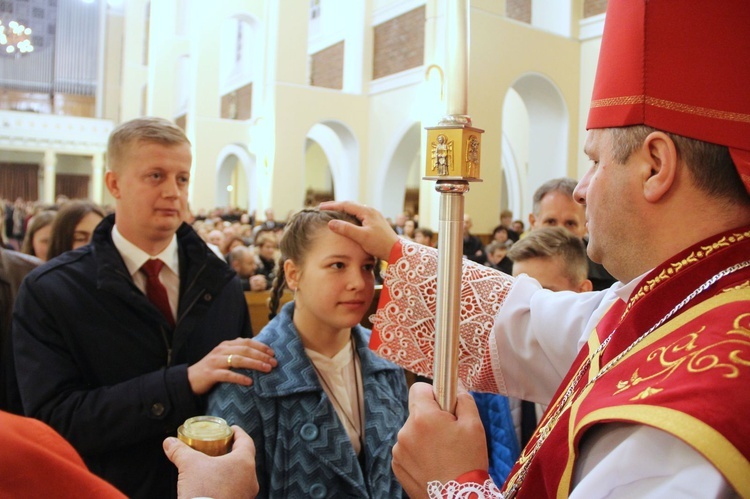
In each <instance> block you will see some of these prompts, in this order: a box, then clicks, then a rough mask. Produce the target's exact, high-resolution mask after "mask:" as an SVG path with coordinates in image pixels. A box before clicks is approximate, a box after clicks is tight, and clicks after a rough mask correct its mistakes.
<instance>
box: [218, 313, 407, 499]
mask: <svg viewBox="0 0 750 499" xmlns="http://www.w3.org/2000/svg"><path fill="white" fill-rule="evenodd" d="M293 311H294V302H290V303H288V304H286V305H285V306H284V307H283V308H282V310H281V313H280V314H279V315H278V316H276V317H275V318H274V319H273V320H272V321H271V322H270V323H269V324H268V325H267V326H266V327H265V328H264V329H263V331H262V332H261V334H260V335H259V336H258V337H257V339H258V340H260V341H262V342H264V343H266V344H268V345H269V346H270V347H271V348H273V349H274V351H275V353H276V359H277V360H278V362H279V365H278V367H277V368H275V369H274V370H273V371H271V372H270V373H259V372H250V371H247V373H248V374H249V375H250V376H252V378H253V385H252V386H240V385H232V384H228V383H223V384H221V385H219V386H218V387H217V388H216V390H214V392H213V393H212V394H211V396H210V397H209V403H208V412H209V414H213V415H217V416H221V417H223V418H225V419H227V421H228V422H229V423H230V424H237V425H239V426H241V427H242V428H243V429H245V431H247V432H248V433H249V434H250V436H252V437H253V439H254V441H255V446H256V449H257V453H256V463H257V471H258V480H259V482H260V495H259V496H258V497H271V498H286V497H312V498H323V497H335V498H341V497H373V498H394V497H401V496H402V495H403V491H402V489H401V486H400V485H399V483H398V481H397V480H396V478H395V476H394V475H393V471H392V470H391V449H392V448H393V445H394V444H395V443H396V435H397V433H398V431H399V430H400V429H401V426H403V424H404V422H405V421H406V416H407V409H408V404H407V390H406V381H405V378H404V373H403V371H402V370H401V368H399V367H397V366H396V365H394V364H391V363H390V362H388V361H386V360H383V359H381V358H379V357H377V356H376V355H375V354H374V353H373V352H372V351H370V349H369V348H368V346H367V345H368V341H369V336H370V331H369V330H367V329H364V328H362V327H360V326H356V327H354V328H352V334H353V336H354V340H355V344H356V347H357V352H358V353H359V358H360V361H361V365H362V378H363V380H364V387H363V388H364V401H365V446H364V456H365V465H364V474H363V472H362V469H361V468H360V465H359V462H358V461H357V456H356V455H355V454H354V450H353V448H352V445H351V442H350V440H349V437H348V436H347V433H346V430H345V429H344V426H343V425H342V424H341V423H340V421H339V419H338V416H337V415H336V411H335V409H334V408H333V405H332V404H331V402H330V399H329V398H328V396H327V395H326V393H325V391H324V390H323V388H322V386H321V384H320V382H319V381H318V377H317V375H316V373H315V370H314V368H313V365H312V362H311V361H310V359H309V357H308V356H307V355H306V354H305V349H304V347H303V346H302V340H300V337H299V335H298V333H297V330H296V328H295V327H294V324H293V323H292V313H293Z"/></svg>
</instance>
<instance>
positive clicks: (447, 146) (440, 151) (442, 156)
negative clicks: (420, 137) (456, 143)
mask: <svg viewBox="0 0 750 499" xmlns="http://www.w3.org/2000/svg"><path fill="white" fill-rule="evenodd" d="M430 156H431V157H432V171H435V170H437V174H438V175H441V176H442V175H448V172H449V171H450V167H451V164H452V163H453V141H452V140H448V138H447V137H446V136H445V135H443V134H440V135H438V136H437V138H436V141H435V142H433V143H432V153H431V155H430Z"/></svg>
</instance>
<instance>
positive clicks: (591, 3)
mask: <svg viewBox="0 0 750 499" xmlns="http://www.w3.org/2000/svg"><path fill="white" fill-rule="evenodd" d="M606 11H607V0H584V2H583V17H584V18H586V17H591V16H595V15H597V14H604V12H606Z"/></svg>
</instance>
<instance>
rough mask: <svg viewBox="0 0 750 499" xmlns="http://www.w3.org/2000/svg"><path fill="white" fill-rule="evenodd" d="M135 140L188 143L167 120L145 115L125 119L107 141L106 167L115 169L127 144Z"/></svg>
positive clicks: (185, 137)
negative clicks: (128, 119)
mask: <svg viewBox="0 0 750 499" xmlns="http://www.w3.org/2000/svg"><path fill="white" fill-rule="evenodd" d="M135 142H152V143H156V144H163V145H168V146H172V145H180V144H187V145H190V140H188V138H187V136H186V135H185V132H183V131H182V128H180V127H178V126H177V125H175V124H174V123H172V122H171V121H169V120H165V119H164V118H157V117H154V116H146V117H143V118H136V119H134V120H130V121H126V122H125V123H122V124H121V125H119V126H118V127H117V128H115V129H114V130H112V133H111V134H110V135H109V142H108V143H107V167H108V168H109V170H111V171H117V169H118V167H119V163H120V161H121V160H122V157H123V155H124V153H125V151H126V150H127V148H128V146H130V145H131V144H133V143H135Z"/></svg>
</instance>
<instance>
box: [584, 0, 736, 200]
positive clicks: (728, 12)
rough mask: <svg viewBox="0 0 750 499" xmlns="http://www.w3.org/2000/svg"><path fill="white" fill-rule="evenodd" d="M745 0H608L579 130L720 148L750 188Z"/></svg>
mask: <svg viewBox="0 0 750 499" xmlns="http://www.w3.org/2000/svg"><path fill="white" fill-rule="evenodd" d="M748 61H750V2H748V1H747V0H721V1H720V2H711V3H710V4H707V3H706V2H704V1H700V0H689V1H686V0H610V1H609V4H608V7H607V17H606V19H605V25H604V35H603V37H602V45H601V51H600V53H599V64H598V67H597V72H596V80H595V82H594V91H593V96H592V101H591V110H590V112H589V117H588V123H587V125H586V128H587V129H592V128H609V127H622V126H629V125H640V124H644V125H648V126H652V127H654V128H657V129H659V130H664V131H667V132H671V133H675V134H677V135H682V136H685V137H689V138H693V139H698V140H702V141H705V142H711V143H714V144H720V145H724V146H728V147H729V148H730V150H731V151H732V153H733V154H732V157H733V158H734V160H735V164H736V165H737V168H738V170H739V172H740V174H741V175H743V174H744V175H743V177H742V179H743V182H744V184H745V187H746V188H747V189H748V192H750V92H748V90H747V82H748V80H750V63H748Z"/></svg>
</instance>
